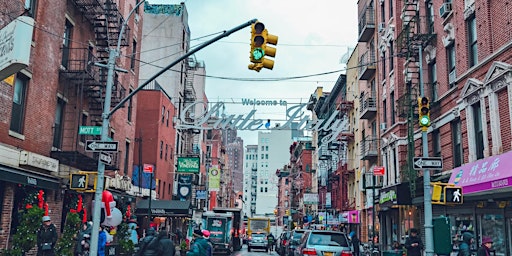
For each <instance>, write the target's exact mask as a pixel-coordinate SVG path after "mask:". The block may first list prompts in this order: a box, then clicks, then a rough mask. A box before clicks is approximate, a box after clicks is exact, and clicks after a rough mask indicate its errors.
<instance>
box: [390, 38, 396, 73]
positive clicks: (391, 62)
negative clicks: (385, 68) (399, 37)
mask: <svg viewBox="0 0 512 256" xmlns="http://www.w3.org/2000/svg"><path fill="white" fill-rule="evenodd" d="M394 47H395V46H394V45H393V41H390V42H389V73H391V71H393V69H395V68H394V66H395V58H394V57H395V50H394Z"/></svg>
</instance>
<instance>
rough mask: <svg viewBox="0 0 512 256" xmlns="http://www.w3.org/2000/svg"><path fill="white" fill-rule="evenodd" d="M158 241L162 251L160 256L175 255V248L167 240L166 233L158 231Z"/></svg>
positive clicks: (167, 235) (171, 242)
mask: <svg viewBox="0 0 512 256" xmlns="http://www.w3.org/2000/svg"><path fill="white" fill-rule="evenodd" d="M158 241H159V243H160V247H161V249H162V253H161V254H160V255H162V256H174V254H175V253H176V246H175V245H174V242H173V241H172V240H171V239H169V234H167V231H160V233H158Z"/></svg>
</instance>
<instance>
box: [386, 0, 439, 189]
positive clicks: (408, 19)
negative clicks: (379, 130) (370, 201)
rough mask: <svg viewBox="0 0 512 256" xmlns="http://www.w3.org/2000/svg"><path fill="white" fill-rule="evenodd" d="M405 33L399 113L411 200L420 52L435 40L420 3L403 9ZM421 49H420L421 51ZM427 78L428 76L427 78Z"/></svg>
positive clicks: (400, 49)
mask: <svg viewBox="0 0 512 256" xmlns="http://www.w3.org/2000/svg"><path fill="white" fill-rule="evenodd" d="M401 18H402V31H401V32H400V34H399V35H398V37H397V40H396V41H397V53H398V55H399V56H400V57H402V58H405V63H404V78H405V90H404V92H403V94H402V96H401V97H400V98H399V99H398V106H399V109H398V112H399V115H400V117H402V118H406V119H407V140H408V143H407V147H408V148H407V152H408V156H407V165H406V166H401V170H402V177H403V178H405V179H404V180H408V181H409V184H410V191H411V196H412V197H414V195H415V192H416V178H417V172H416V171H414V166H413V158H414V152H415V147H414V124H415V123H417V122H416V120H417V119H416V118H415V114H414V113H415V108H416V105H417V97H418V96H419V86H420V84H419V83H420V80H419V75H420V68H419V67H420V65H419V61H421V60H420V58H419V51H420V48H421V47H423V48H422V49H424V48H425V46H427V45H428V44H430V43H432V42H433V41H434V39H435V36H436V35H435V34H434V32H433V26H432V23H431V18H430V17H429V16H421V15H420V1H418V0H406V1H405V2H404V6H403V8H402V14H401ZM420 46H421V47H420ZM424 77H425V76H424Z"/></svg>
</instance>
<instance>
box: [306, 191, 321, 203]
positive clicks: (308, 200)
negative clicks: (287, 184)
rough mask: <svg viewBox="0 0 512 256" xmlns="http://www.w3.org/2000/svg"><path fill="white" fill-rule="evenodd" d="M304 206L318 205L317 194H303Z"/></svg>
mask: <svg viewBox="0 0 512 256" xmlns="http://www.w3.org/2000/svg"><path fill="white" fill-rule="evenodd" d="M304 204H318V194H312V193H305V194H304Z"/></svg>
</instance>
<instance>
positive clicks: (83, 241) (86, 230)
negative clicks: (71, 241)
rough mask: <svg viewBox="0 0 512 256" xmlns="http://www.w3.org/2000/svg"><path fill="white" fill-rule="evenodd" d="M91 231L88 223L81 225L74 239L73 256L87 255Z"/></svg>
mask: <svg viewBox="0 0 512 256" xmlns="http://www.w3.org/2000/svg"><path fill="white" fill-rule="evenodd" d="M91 231H92V226H91V225H90V224H89V223H88V222H85V223H83V224H82V229H81V230H80V231H78V235H77V237H76V246H75V255H77V256H85V255H89V246H90V243H89V241H90V238H91Z"/></svg>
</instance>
